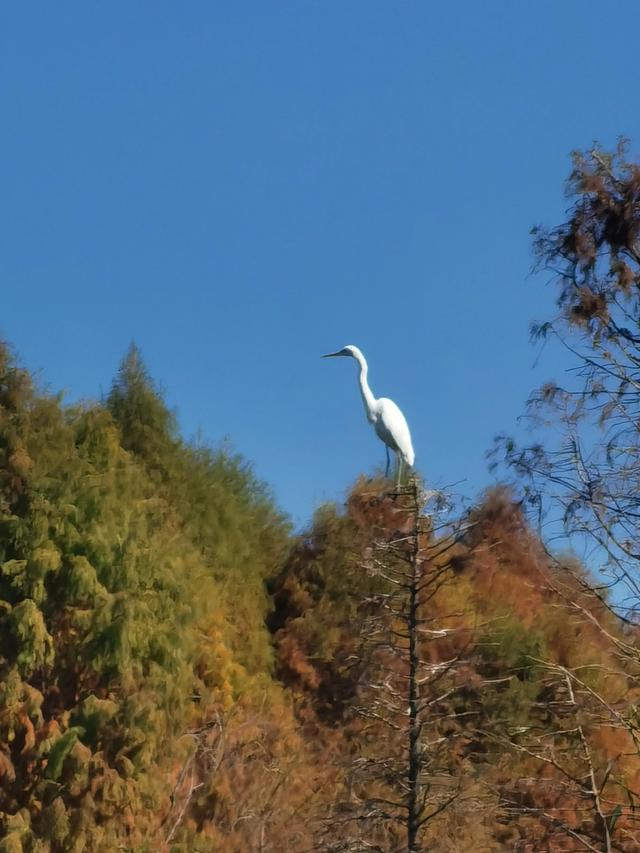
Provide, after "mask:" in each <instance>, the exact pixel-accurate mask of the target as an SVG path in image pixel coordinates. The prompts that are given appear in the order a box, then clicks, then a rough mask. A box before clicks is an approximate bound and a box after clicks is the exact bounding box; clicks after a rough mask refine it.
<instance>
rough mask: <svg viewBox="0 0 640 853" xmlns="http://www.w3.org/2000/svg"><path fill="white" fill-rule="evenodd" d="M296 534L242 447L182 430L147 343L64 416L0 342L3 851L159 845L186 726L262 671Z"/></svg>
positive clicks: (226, 701)
mask: <svg viewBox="0 0 640 853" xmlns="http://www.w3.org/2000/svg"><path fill="white" fill-rule="evenodd" d="M287 543H288V528H287V525H286V523H285V520H284V518H283V517H282V516H281V515H280V514H279V513H278V512H277V510H276V509H275V508H274V506H273V503H272V500H271V498H270V496H269V494H268V493H267V492H266V491H265V489H264V487H263V486H262V485H261V484H260V483H258V482H257V481H256V480H255V478H254V477H253V475H252V473H251V471H250V469H249V468H248V467H247V466H246V464H245V463H244V462H243V461H242V459H241V458H240V457H233V456H230V455H229V454H227V453H224V452H219V453H214V452H212V451H210V450H208V449H206V448H202V447H193V446H191V445H189V444H186V443H185V442H183V441H182V440H181V439H180V438H179V437H178V435H177V432H176V425H175V418H174V417H173V415H172V414H171V413H170V412H169V411H168V409H167V408H166V406H165V404H164V401H163V400H162V398H161V397H160V395H159V394H158V393H157V391H156V389H155V388H154V386H153V384H152V383H151V381H150V379H149V377H148V374H147V372H146V369H145V367H144V365H143V364H142V361H141V359H140V355H139V352H138V351H137V350H136V349H135V348H132V349H131V350H130V352H129V354H128V355H127V357H126V359H125V361H124V362H123V365H122V367H121V369H120V372H119V374H118V377H117V379H116V382H115V383H114V387H113V390H112V392H111V394H110V396H109V399H108V401H107V406H99V405H90V406H79V407H70V408H69V407H67V408H65V407H63V406H62V405H61V401H60V400H59V399H58V398H55V397H51V396H48V395H46V394H40V393H38V392H37V391H36V390H34V388H33V386H32V385H31V383H30V382H29V379H28V376H27V375H26V374H25V373H24V372H23V371H21V370H19V369H18V368H16V367H15V366H14V365H13V364H12V361H11V358H10V355H9V353H8V351H7V350H6V348H0V637H1V639H2V642H1V645H0V648H1V653H0V654H1V655H2V656H1V657H0V776H2V778H3V784H2V785H0V816H1V819H2V820H3V821H4V827H5V828H4V831H3V833H4V840H3V842H2V843H3V845H4V848H3V849H6V850H7V851H9V850H13V849H14V848H15V849H21V850H22V849H24V850H29V851H32V850H33V851H35V850H36V849H38V850H42V851H43V853H44V851H53V850H58V849H63V848H64V849H69V850H78V851H79V850H85V849H86V850H92V849H96V850H98V849H100V850H102V849H116V848H118V847H121V848H123V849H131V850H133V849H135V850H142V849H145V847H146V845H147V843H148V842H149V840H150V839H151V838H152V837H153V836H154V834H155V837H156V839H159V840H160V841H161V840H162V838H163V833H164V829H163V828H162V814H163V809H165V810H166V808H167V804H168V797H169V793H170V791H171V785H172V782H171V779H172V777H173V775H174V772H175V768H176V767H179V766H180V762H181V761H182V760H183V757H184V753H185V746H186V742H185V741H184V740H183V739H181V736H182V735H184V733H185V732H186V731H187V730H188V729H189V727H190V726H192V725H194V724H197V723H198V721H199V720H201V719H203V714H205V713H210V712H211V709H213V708H215V707H216V706H217V707H220V708H223V707H225V706H228V705H229V703H232V702H233V701H235V700H236V699H237V698H238V697H239V696H240V695H241V694H242V693H243V692H245V691H247V690H250V689H251V686H252V684H253V683H254V681H255V680H256V679H260V678H265V677H269V673H270V667H271V644H270V638H269V634H268V631H267V630H266V627H265V625H264V623H265V618H266V615H267V611H268V597H267V595H266V592H265V590H264V580H265V578H266V577H267V576H268V575H270V574H273V572H274V570H275V568H276V566H277V564H278V562H279V561H280V560H281V558H282V555H283V554H284V552H285V550H286V548H287ZM163 803H164V806H163ZM18 815H21V816H22V817H21V818H20V820H18V817H17V816H18ZM16 821H18V823H19V825H18V823H16ZM7 845H8V846H7ZM156 846H157V844H156Z"/></svg>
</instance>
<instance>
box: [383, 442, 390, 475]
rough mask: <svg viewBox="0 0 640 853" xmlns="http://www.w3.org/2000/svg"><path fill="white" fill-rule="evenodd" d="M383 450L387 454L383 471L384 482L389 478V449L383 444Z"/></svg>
mask: <svg viewBox="0 0 640 853" xmlns="http://www.w3.org/2000/svg"><path fill="white" fill-rule="evenodd" d="M384 449H385V450H386V452H387V467H386V468H385V469H384V478H385V480H386V479H387V477H388V476H389V464H390V460H389V447H388V446H387V445H386V444H385V446H384Z"/></svg>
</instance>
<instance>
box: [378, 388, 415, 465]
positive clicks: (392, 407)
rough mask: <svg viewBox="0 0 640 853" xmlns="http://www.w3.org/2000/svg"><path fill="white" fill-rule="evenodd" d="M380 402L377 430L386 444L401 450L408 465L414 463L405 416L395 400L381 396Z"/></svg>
mask: <svg viewBox="0 0 640 853" xmlns="http://www.w3.org/2000/svg"><path fill="white" fill-rule="evenodd" d="M378 403H379V407H380V408H379V415H378V420H377V423H376V432H377V433H378V435H379V437H380V438H381V439H382V440H383V441H384V442H385V444H388V445H389V446H390V447H392V448H393V449H394V450H399V451H400V453H401V454H402V456H403V458H404V460H405V462H406V463H407V464H408V465H413V460H414V459H415V454H414V452H413V445H412V444H411V433H410V432H409V425H408V424H407V421H406V420H405V416H404V415H403V414H402V412H401V411H400V409H399V408H398V407H397V406H396V404H395V403H394V402H393V400H389V399H388V398H387V397H381V398H380V399H379V400H378Z"/></svg>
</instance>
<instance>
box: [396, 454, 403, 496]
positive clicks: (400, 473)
mask: <svg viewBox="0 0 640 853" xmlns="http://www.w3.org/2000/svg"><path fill="white" fill-rule="evenodd" d="M402 468H403V465H402V456H400V454H399V453H398V479H397V481H396V486H397V487H398V488H400V483H401V481H402Z"/></svg>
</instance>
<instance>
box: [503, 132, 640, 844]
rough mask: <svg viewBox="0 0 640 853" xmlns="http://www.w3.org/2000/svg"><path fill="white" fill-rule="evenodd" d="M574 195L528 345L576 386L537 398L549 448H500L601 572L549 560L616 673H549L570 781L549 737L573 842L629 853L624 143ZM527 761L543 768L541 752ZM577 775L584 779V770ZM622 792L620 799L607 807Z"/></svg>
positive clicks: (634, 633)
mask: <svg viewBox="0 0 640 853" xmlns="http://www.w3.org/2000/svg"><path fill="white" fill-rule="evenodd" d="M568 195H569V197H570V198H571V199H572V202H573V203H572V207H571V208H570V210H569V212H568V216H567V219H566V221H565V222H564V223H562V224H561V225H559V226H558V227H556V228H551V229H544V228H536V229H534V231H533V235H534V248H535V253H536V259H537V268H538V269H539V270H544V271H546V272H548V273H550V274H551V277H552V280H553V281H554V282H555V284H556V286H557V288H558V291H557V292H558V295H557V307H558V313H557V315H556V316H555V317H554V318H553V319H551V320H550V321H548V322H544V323H542V324H541V325H538V326H535V327H534V328H533V337H534V339H536V340H546V339H553V340H554V341H556V342H557V343H559V344H560V346H561V347H562V348H563V349H564V350H565V351H566V352H567V353H568V354H569V357H570V359H571V360H572V365H573V366H572V369H571V370H570V373H569V375H570V380H569V381H568V382H566V383H560V382H557V381H552V382H549V383H547V384H545V385H544V386H543V387H542V388H540V389H538V390H537V391H536V392H534V393H533V395H532V396H531V398H530V401H529V407H528V412H529V415H530V416H531V418H532V420H533V422H534V424H538V425H540V424H545V423H548V422H549V421H550V422H551V423H552V424H553V426H554V432H551V433H550V434H549V435H548V437H547V440H546V441H545V442H535V443H533V444H531V445H529V446H520V445H518V444H517V443H516V442H515V441H514V440H513V439H511V438H506V439H504V438H503V439H501V440H500V442H499V446H500V447H502V448H503V449H504V451H505V459H506V462H507V464H508V465H509V466H510V467H511V469H512V470H513V471H514V472H515V473H516V475H517V476H518V478H519V481H520V483H521V485H522V492H523V499H524V501H525V504H526V505H527V506H528V507H529V508H530V509H532V510H533V511H534V513H535V515H536V516H537V518H538V520H539V522H540V523H541V525H542V523H544V524H545V526H546V527H547V529H549V528H550V529H552V530H553V529H555V531H556V535H558V534H559V533H561V534H562V535H563V536H564V537H565V541H567V542H569V543H574V544H577V545H580V546H582V547H586V548H587V549H588V550H589V553H590V559H591V560H592V561H593V562H594V563H595V565H596V566H597V576H596V577H593V576H592V577H589V576H588V575H586V574H585V573H584V572H582V571H581V570H579V569H577V567H576V563H575V561H573V562H572V561H568V560H566V559H563V558H558V557H557V556H554V554H552V553H551V552H549V558H550V559H552V560H553V561H554V562H555V565H556V567H557V569H558V570H559V571H558V572H557V573H556V574H555V575H554V577H553V578H552V579H550V580H549V581H548V584H549V588H550V589H552V590H553V592H554V594H556V595H557V597H558V599H559V600H560V601H561V602H562V605H563V607H564V609H565V611H566V613H567V615H568V619H569V620H573V621H575V622H583V623H584V622H587V623H589V624H590V625H592V626H593V627H594V629H595V630H597V631H598V632H599V634H600V636H601V637H602V638H603V639H604V640H605V641H606V642H607V643H608V644H609V645H610V647H611V648H612V650H613V651H614V653H615V656H616V657H617V658H618V660H619V661H620V664H621V666H620V667H618V665H616V664H613V663H612V662H611V661H608V662H607V666H606V668H604V670H603V671H601V672H600V673H599V677H598V679H597V680H599V683H597V684H596V683H594V677H595V676H594V670H593V669H592V670H591V673H590V672H589V665H588V662H585V665H583V666H582V668H578V667H576V666H574V667H566V666H565V667H559V666H558V665H557V664H551V663H550V662H541V663H542V664H543V665H545V666H546V667H547V672H548V673H549V675H550V676H551V680H552V681H553V682H554V683H555V684H556V686H557V687H559V689H561V692H562V694H563V696H562V698H561V699H560V701H559V704H556V705H553V707H555V708H556V709H557V708H564V711H563V714H562V716H564V717H565V718H566V716H567V709H570V710H571V713H572V716H573V719H574V725H573V727H572V731H573V741H574V746H575V749H576V750H577V753H578V759H577V760H578V765H576V763H575V762H573V769H570V768H569V765H568V764H567V763H566V762H563V761H560V760H559V759H558V757H557V756H558V755H560V754H564V755H565V756H566V754H567V753H566V749H565V748H564V747H561V746H560V740H562V741H563V743H564V745H565V746H566V743H567V738H568V733H567V728H568V727H567V725H566V724H565V725H559V724H558V725H556V723H553V725H552V731H551V732H550V736H551V738H553V739H554V741H555V747H556V749H555V752H554V757H553V760H554V761H555V762H556V763H557V764H558V766H561V767H562V769H563V772H565V773H566V779H567V780H568V779H573V782H574V786H575V789H576V791H577V792H578V793H579V794H580V796H585V797H586V799H587V800H588V801H589V802H590V803H591V809H592V812H593V819H592V821H591V827H589V826H587V827H586V833H585V832H581V833H579V835H578V836H577V837H578V838H579V839H580V840H581V843H582V844H583V846H584V848H585V849H603V850H611V849H615V845H616V844H619V845H621V849H635V848H634V847H633V844H636V843H637V834H635V830H634V828H633V826H632V823H633V812H634V811H635V808H636V807H637V804H638V796H639V792H638V791H637V790H636V789H635V786H634V785H633V784H631V785H630V784H629V783H628V781H627V782H625V781H624V779H626V780H629V779H630V778H633V776H634V775H635V774H636V773H638V772H640V750H639V746H640V730H639V728H638V717H637V713H636V711H635V702H636V701H637V695H638V688H639V686H640V682H639V681H638V674H639V664H640V654H639V652H638V627H637V626H638V620H639V617H640V418H639V415H640V166H638V165H637V164H635V163H633V162H630V161H629V160H628V159H627V147H626V145H625V144H624V143H622V142H621V143H620V144H619V145H618V147H617V149H616V151H615V152H614V153H611V154H610V153H607V152H605V151H604V150H602V149H601V148H600V147H598V146H595V147H594V148H592V149H591V150H590V151H588V152H586V153H581V152H577V153H575V154H574V155H573V170H572V172H571V175H570V177H569V181H568ZM558 425H559V426H560V439H559V440H558V439H556V438H555V436H556V435H557V432H556V429H557V426H558ZM541 531H542V527H541ZM623 623H624V624H625V625H626V628H624V629H623ZM620 670H622V672H623V673H624V675H623V676H622V682H621V683H620V682H618V690H617V691H616V690H613V691H612V690H611V689H609V688H607V687H606V686H605V685H604V684H603V681H608V682H609V684H610V685H612V684H615V683H616V680H617V679H619V678H620V676H621V674H622V673H621V672H620ZM556 722H557V721H556ZM565 723H566V721H565ZM602 725H606V726H608V727H609V729H610V731H611V732H617V733H618V737H619V741H620V755H618V757H617V758H615V759H612V760H607V759H606V758H605V757H604V755H603V753H602V750H601V749H598V744H597V742H596V741H597V737H596V736H595V731H596V730H597V729H598V728H599V727H600V726H602ZM569 728H570V727H569ZM554 732H555V735H554ZM569 739H571V738H569ZM532 752H535V753H536V754H537V755H538V757H539V758H541V759H543V760H549V754H548V753H547V754H546V755H543V751H542V750H533V751H532ZM623 756H624V757H623ZM580 764H582V770H580V769H578V770H576V766H578V768H579V765H580ZM623 765H626V768H625V771H626V772H623V770H622V768H623ZM616 778H617V781H618V784H619V791H618V793H617V794H615V795H612V797H613V798H609V799H607V790H609V791H610V790H611V787H610V786H611V783H612V782H613V781H614V780H615V779H616ZM565 781H566V780H565ZM607 786H609V787H607ZM620 798H622V802H621V799H620ZM565 826H566V825H565ZM569 829H570V827H569ZM590 844H591V845H592V846H591V847H589V845H590ZM593 845H596V846H595V847H594V846H593ZM625 845H631V846H625Z"/></svg>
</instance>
